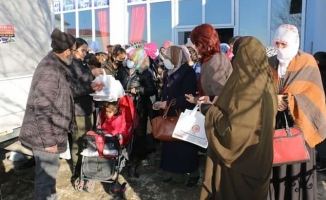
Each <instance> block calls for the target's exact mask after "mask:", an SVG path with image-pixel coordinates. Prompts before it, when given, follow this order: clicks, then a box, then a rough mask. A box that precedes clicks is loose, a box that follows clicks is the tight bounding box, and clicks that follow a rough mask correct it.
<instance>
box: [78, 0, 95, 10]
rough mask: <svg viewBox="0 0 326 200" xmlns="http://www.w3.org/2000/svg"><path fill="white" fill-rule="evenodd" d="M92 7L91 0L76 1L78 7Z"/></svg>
mask: <svg viewBox="0 0 326 200" xmlns="http://www.w3.org/2000/svg"><path fill="white" fill-rule="evenodd" d="M91 7H92V0H79V1H78V8H79V9H86V8H91Z"/></svg>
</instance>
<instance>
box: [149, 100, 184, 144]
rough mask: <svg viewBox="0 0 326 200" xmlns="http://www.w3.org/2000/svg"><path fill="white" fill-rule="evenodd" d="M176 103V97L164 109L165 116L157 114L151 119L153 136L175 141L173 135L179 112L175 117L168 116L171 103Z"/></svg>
mask: <svg viewBox="0 0 326 200" xmlns="http://www.w3.org/2000/svg"><path fill="white" fill-rule="evenodd" d="M174 104H175V99H173V100H171V102H170V103H169V105H168V107H167V108H166V109H165V110H164V114H163V116H157V117H155V118H154V119H152V120H151V124H152V133H153V137H154V138H156V139H158V140H162V141H175V140H177V139H175V138H173V137H172V134H173V130H174V128H175V126H176V124H177V122H178V119H179V114H178V115H177V116H174V117H168V116H167V114H168V111H169V109H170V107H171V105H174Z"/></svg>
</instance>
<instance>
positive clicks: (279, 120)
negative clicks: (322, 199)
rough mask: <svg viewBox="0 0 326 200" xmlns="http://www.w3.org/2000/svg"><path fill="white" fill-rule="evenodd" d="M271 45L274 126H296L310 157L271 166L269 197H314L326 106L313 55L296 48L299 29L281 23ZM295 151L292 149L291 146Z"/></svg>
mask: <svg viewBox="0 0 326 200" xmlns="http://www.w3.org/2000/svg"><path fill="white" fill-rule="evenodd" d="M273 46H275V47H276V48H277V55H276V56H274V57H273V58H274V59H270V65H271V66H272V67H273V71H274V77H275V83H277V90H278V95H277V96H278V113H277V116H276V127H275V128H276V129H279V128H284V127H285V117H284V114H285V115H286V118H287V121H288V123H289V126H293V125H294V124H295V125H296V126H298V127H299V128H300V129H301V130H302V133H303V136H304V138H305V141H306V146H307V149H308V151H309V154H310V161H308V162H305V163H299V164H292V165H283V166H280V167H273V173H272V178H271V183H270V190H269V199H275V200H301V199H305V200H315V199H317V198H318V197H317V176H316V169H315V165H316V160H315V149H314V147H315V146H316V144H318V143H320V142H321V141H322V140H323V138H325V134H326V123H325V119H326V108H325V96H324V92H323V86H322V81H321V77H320V73H319V70H318V66H317V63H316V61H315V59H314V58H313V56H312V55H310V54H307V53H304V52H302V51H300V50H299V33H298V29H297V28H296V27H295V26H293V25H291V24H283V25H281V26H280V27H279V28H278V29H277V30H276V33H275V38H274V41H273ZM292 150H293V151H295V149H292Z"/></svg>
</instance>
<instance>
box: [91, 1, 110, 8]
mask: <svg viewBox="0 0 326 200" xmlns="http://www.w3.org/2000/svg"><path fill="white" fill-rule="evenodd" d="M108 5H109V0H94V6H95V7H102V6H108Z"/></svg>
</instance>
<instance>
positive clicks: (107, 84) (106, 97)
mask: <svg viewBox="0 0 326 200" xmlns="http://www.w3.org/2000/svg"><path fill="white" fill-rule="evenodd" d="M97 81H98V82H103V83H104V87H103V89H102V90H101V91H97V92H95V93H93V94H90V95H91V96H93V99H94V100H96V101H117V100H118V98H121V97H123V96H124V95H125V92H124V89H123V87H122V85H121V83H120V81H118V80H115V78H114V77H113V76H112V75H106V73H105V70H104V69H103V75H100V76H97V77H96V78H95V79H94V81H93V82H97Z"/></svg>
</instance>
